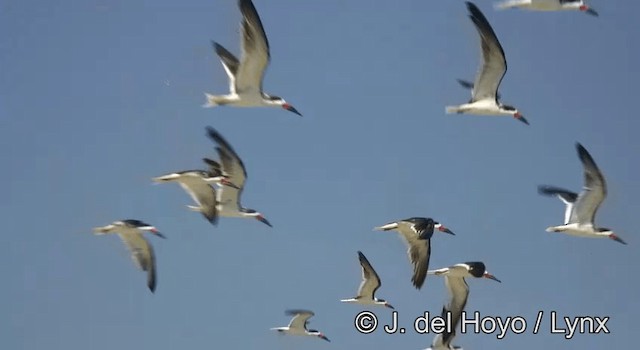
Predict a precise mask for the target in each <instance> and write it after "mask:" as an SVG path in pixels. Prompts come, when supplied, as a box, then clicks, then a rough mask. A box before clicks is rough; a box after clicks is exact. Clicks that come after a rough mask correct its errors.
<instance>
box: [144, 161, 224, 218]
mask: <svg viewBox="0 0 640 350" xmlns="http://www.w3.org/2000/svg"><path fill="white" fill-rule="evenodd" d="M152 180H153V181H154V182H156V183H162V182H177V183H179V184H180V186H181V187H182V188H183V189H184V190H185V191H186V192H187V193H188V194H189V195H190V196H191V198H192V199H193V201H194V202H196V203H197V204H198V205H197V206H193V205H187V208H189V209H191V210H193V211H196V212H199V213H202V215H203V216H204V217H205V218H206V219H207V221H209V222H210V223H211V224H213V225H215V224H217V222H218V209H217V206H218V201H217V196H216V189H215V188H214V187H213V186H211V184H210V183H211V182H214V183H219V184H221V185H226V186H235V185H234V184H232V183H231V182H229V181H228V180H227V179H226V178H225V177H223V176H212V174H211V173H210V172H208V171H203V170H185V171H179V172H175V173H171V174H166V175H162V176H158V177H154V178H153V179H152Z"/></svg>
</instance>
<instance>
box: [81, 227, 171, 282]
mask: <svg viewBox="0 0 640 350" xmlns="http://www.w3.org/2000/svg"><path fill="white" fill-rule="evenodd" d="M144 231H147V232H151V233H153V234H155V235H156V236H158V237H161V238H165V237H164V235H162V234H161V233H160V232H158V230H157V229H156V228H155V227H154V226H151V225H149V224H147V223H144V222H142V221H140V220H133V219H127V220H119V221H114V222H113V223H111V224H109V225H107V226H101V227H95V228H94V229H93V232H94V233H95V234H96V235H104V234H110V233H116V234H118V236H119V237H120V239H122V242H123V243H124V244H125V246H127V248H128V249H129V252H130V253H131V258H132V259H133V262H134V263H135V264H136V266H138V268H139V269H141V270H143V271H146V272H147V286H148V287H149V290H151V292H152V293H153V292H155V289H156V259H155V254H154V252H153V247H152V246H151V244H149V242H148V241H147V240H146V239H145V238H144V236H143V235H142V233H143V232H144Z"/></svg>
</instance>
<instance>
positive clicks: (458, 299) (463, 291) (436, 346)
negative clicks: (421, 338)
mask: <svg viewBox="0 0 640 350" xmlns="http://www.w3.org/2000/svg"><path fill="white" fill-rule="evenodd" d="M428 273H429V274H430V275H442V276H444V283H445V285H446V286H447V289H448V290H449V297H450V299H449V302H448V304H447V305H445V306H443V307H442V314H441V316H442V317H443V318H444V319H447V318H448V317H447V313H450V317H451V332H448V331H447V330H445V331H444V332H443V333H441V334H438V335H436V336H435V338H434V339H433V342H432V343H431V347H430V348H429V349H431V350H453V349H459V350H462V348H461V347H459V346H452V345H451V343H452V342H453V339H454V338H455V336H456V329H457V328H458V324H459V323H460V319H461V317H462V311H464V308H465V306H466V305H467V297H468V296H469V286H468V285H467V282H466V281H465V277H475V278H483V277H484V278H488V279H492V280H494V281H497V282H500V280H499V279H497V278H496V277H495V276H493V275H492V274H490V273H489V272H487V269H486V267H485V265H484V263H482V262H479V261H474V262H466V263H463V264H456V265H453V266H450V267H445V268H442V269H438V270H430V271H429V272H428Z"/></svg>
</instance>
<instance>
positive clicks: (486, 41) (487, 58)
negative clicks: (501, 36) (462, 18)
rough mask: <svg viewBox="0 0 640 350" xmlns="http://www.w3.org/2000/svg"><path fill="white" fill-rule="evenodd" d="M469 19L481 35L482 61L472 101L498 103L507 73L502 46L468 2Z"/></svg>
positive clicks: (488, 25)
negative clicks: (489, 100)
mask: <svg viewBox="0 0 640 350" xmlns="http://www.w3.org/2000/svg"><path fill="white" fill-rule="evenodd" d="M466 4H467V9H468V10H469V12H470V14H469V18H471V21H473V24H474V25H475V26H476V30H477V31H478V34H479V35H480V47H481V52H482V56H481V57H482V60H481V65H480V70H479V72H478V74H477V75H476V80H475V82H474V84H473V86H474V88H473V92H472V101H479V100H484V99H492V100H496V101H497V93H498V87H499V86H500V82H501V81H502V78H503V77H504V75H505V74H506V72H507V60H506V59H505V56H504V50H503V49H502V45H501V44H500V41H499V40H498V37H497V36H496V33H495V32H494V31H493V28H492V27H491V24H490V23H489V21H488V20H487V18H486V17H485V16H484V14H483V13H482V12H481V11H480V9H479V8H478V7H477V6H476V5H475V4H473V3H471V2H466Z"/></svg>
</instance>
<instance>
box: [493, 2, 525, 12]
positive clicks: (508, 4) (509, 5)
mask: <svg viewBox="0 0 640 350" xmlns="http://www.w3.org/2000/svg"><path fill="white" fill-rule="evenodd" d="M524 3H526V1H522V0H507V1H501V2H496V3H494V4H493V8H494V9H496V10H505V9H509V8H514V7H518V6H521V5H522V4H524Z"/></svg>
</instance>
